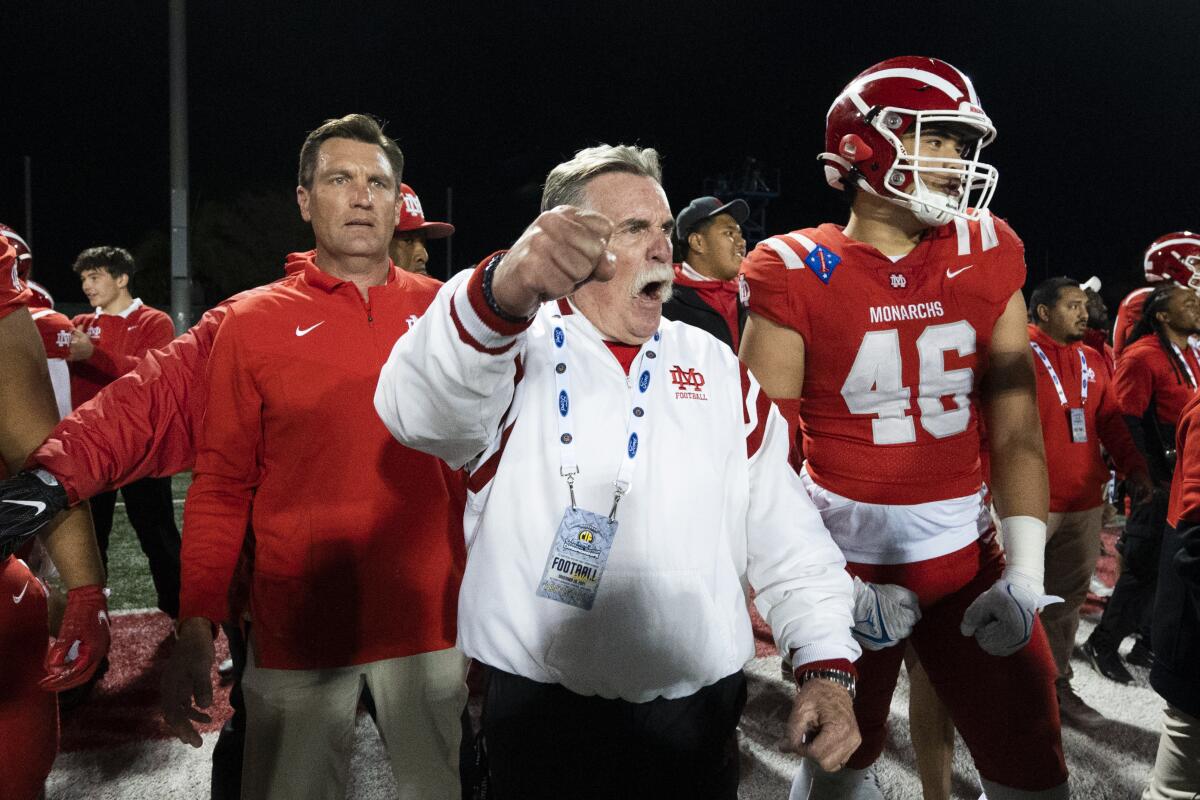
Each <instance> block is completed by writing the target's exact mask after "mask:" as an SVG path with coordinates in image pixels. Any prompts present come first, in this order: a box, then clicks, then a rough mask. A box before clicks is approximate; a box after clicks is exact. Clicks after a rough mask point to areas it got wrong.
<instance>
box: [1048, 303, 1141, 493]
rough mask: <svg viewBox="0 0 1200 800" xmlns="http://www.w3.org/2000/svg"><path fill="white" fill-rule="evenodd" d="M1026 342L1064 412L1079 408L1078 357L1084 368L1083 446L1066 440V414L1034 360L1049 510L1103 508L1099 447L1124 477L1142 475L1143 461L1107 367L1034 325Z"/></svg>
mask: <svg viewBox="0 0 1200 800" xmlns="http://www.w3.org/2000/svg"><path fill="white" fill-rule="evenodd" d="M1029 340H1030V341H1031V342H1035V343H1036V344H1037V345H1038V346H1039V347H1041V348H1042V352H1043V353H1045V354H1046V358H1047V359H1049V361H1050V365H1051V366H1052V367H1053V368H1054V372H1055V373H1056V374H1057V375H1058V379H1059V382H1060V383H1061V384H1062V389H1063V393H1064V394H1065V395H1066V396H1067V405H1068V407H1069V408H1079V407H1080V406H1081V401H1080V398H1081V395H1082V388H1083V384H1082V375H1081V373H1080V369H1081V366H1082V365H1081V364H1080V361H1079V353H1080V352H1081V351H1082V352H1083V354H1084V357H1085V358H1086V359H1087V366H1088V398H1087V404H1086V405H1083V406H1082V407H1083V414H1084V421H1085V425H1086V429H1087V441H1086V442H1073V441H1072V440H1071V423H1070V417H1069V413H1070V412H1069V411H1068V410H1067V409H1066V408H1063V406H1062V402H1061V400H1060V398H1059V396H1058V392H1057V391H1056V390H1055V388H1054V382H1053V381H1052V380H1051V378H1050V373H1049V372H1048V371H1047V370H1046V367H1045V365H1044V364H1043V363H1042V360H1041V359H1040V358H1039V357H1038V356H1037V354H1036V353H1035V354H1034V357H1033V371H1034V373H1035V374H1036V375H1037V399H1038V413H1039V414H1040V416H1041V418H1042V439H1043V440H1044V441H1045V444H1046V470H1047V472H1048V473H1049V475H1050V510H1051V511H1053V512H1060V513H1067V512H1071V511H1086V510H1087V509H1089V508H1095V507H1097V506H1099V505H1101V504H1102V503H1103V497H1102V496H1101V490H1102V487H1103V486H1104V484H1105V483H1106V482H1107V481H1108V468H1107V467H1106V466H1105V465H1104V458H1103V457H1102V456H1101V455H1100V445H1101V444H1103V445H1104V446H1105V447H1106V448H1107V449H1108V452H1109V453H1111V454H1112V457H1113V461H1115V462H1116V464H1117V468H1118V469H1119V470H1120V471H1121V472H1122V473H1123V474H1126V475H1128V474H1130V473H1131V472H1138V471H1145V470H1146V461H1145V459H1143V458H1142V455H1141V453H1139V452H1138V451H1137V447H1135V446H1134V444H1133V438H1132V437H1131V436H1130V435H1129V428H1128V427H1127V426H1126V425H1125V420H1124V418H1122V416H1121V409H1120V408H1119V407H1118V406H1117V401H1116V393H1115V392H1114V390H1113V386H1112V373H1110V372H1109V370H1108V362H1107V361H1105V360H1104V357H1103V356H1101V355H1100V353H1098V352H1096V351H1095V350H1093V349H1092V348H1090V347H1088V346H1087V345H1084V344H1082V343H1078V342H1076V343H1074V344H1068V345H1064V344H1059V343H1058V342H1056V341H1054V340H1053V339H1051V338H1050V337H1049V336H1048V335H1046V333H1045V332H1044V331H1042V329H1041V328H1039V327H1037V326H1036V325H1030V326H1029Z"/></svg>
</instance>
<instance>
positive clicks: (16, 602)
mask: <svg viewBox="0 0 1200 800" xmlns="http://www.w3.org/2000/svg"><path fill="white" fill-rule="evenodd" d="M27 591H29V581H25V585H24V586H22V587H21V593H20V594H14V595H13V605H20V604H21V601H22V600H24V599H25V593H26V592H27Z"/></svg>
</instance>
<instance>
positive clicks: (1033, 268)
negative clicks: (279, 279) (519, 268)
mask: <svg viewBox="0 0 1200 800" xmlns="http://www.w3.org/2000/svg"><path fill="white" fill-rule="evenodd" d="M18 5H20V6H21V7H20V8H17V9H15V10H14V9H11V8H6V11H5V14H4V23H3V24H4V27H5V29H6V30H5V33H6V34H7V35H6V37H5V39H6V46H5V48H4V50H5V52H4V54H3V55H0V66H2V67H3V72H2V73H0V74H3V75H5V76H7V77H8V78H9V80H8V81H6V83H5V88H4V91H5V95H6V100H7V107H8V111H9V114H8V117H9V120H10V124H9V125H7V126H5V129H4V131H3V133H2V134H0V137H2V138H0V141H2V142H3V147H2V149H0V182H2V183H0V185H2V186H3V191H2V192H0V220H2V221H4V222H7V223H9V224H10V225H13V226H14V227H16V228H18V229H21V228H23V226H24V214H25V211H24V203H23V190H22V160H21V156H22V155H26V154H28V155H30V156H32V157H33V176H34V182H33V194H34V230H33V239H34V252H35V259H36V261H35V263H36V265H37V273H38V277H39V278H40V279H41V280H42V281H43V282H44V283H46V284H48V285H49V286H50V288H51V289H52V290H53V291H54V292H55V293H56V295H57V296H58V299H59V301H60V303H61V302H64V301H65V302H72V301H79V300H80V299H81V297H80V296H79V294H78V289H77V285H76V284H75V279H74V277H73V276H71V275H70V274H69V272H68V267H69V264H70V262H71V260H72V259H73V257H74V255H75V254H76V253H77V252H78V251H79V250H81V249H82V248H84V247H87V246H90V245H93V244H99V243H113V244H122V245H124V246H127V247H130V248H141V250H140V252H144V253H147V254H148V255H147V256H146V257H145V259H144V262H145V263H146V267H147V274H146V275H144V276H143V277H142V278H140V280H143V281H144V283H143V289H142V292H143V294H146V295H148V299H155V300H158V301H160V302H163V303H164V304H165V302H166V297H165V295H162V296H157V295H158V290H159V289H161V288H162V287H165V285H166V283H165V277H166V276H165V271H166V269H167V267H166V261H165V251H164V250H163V248H162V247H161V243H162V241H163V237H164V236H165V235H166V233H167V231H168V229H169V207H168V189H169V182H168V110H167V109H168V94H167V91H168V87H167V62H166V57H167V5H166V2H165V0H159V1H158V2H150V1H149V0H137V1H136V2H134V0H106V1H105V2H97V1H96V0H87V1H86V2H85V1H84V0H69V1H66V0H64V1H60V0H46V2H33V0H18ZM506 6H508V7H506ZM188 37H189V38H188V68H189V93H190V97H189V101H190V103H189V105H190V134H191V142H190V145H191V172H190V175H191V190H192V197H191V205H192V207H193V208H196V209H199V208H200V207H201V206H202V205H203V204H205V203H209V204H212V203H225V204H228V203H230V202H231V201H233V200H235V199H237V198H239V197H243V196H246V195H249V196H250V197H251V199H250V200H245V199H243V202H242V203H241V204H240V205H239V206H238V209H239V212H238V213H240V214H241V215H242V216H243V217H244V221H245V223H246V228H247V229H248V230H252V229H254V228H255V227H258V228H262V227H264V226H268V225H273V223H271V220H272V219H279V214H278V213H277V214H276V215H275V216H274V217H272V216H271V215H270V214H269V213H268V212H267V211H265V210H264V211H263V212H262V217H261V220H262V221H261V222H260V221H259V217H258V211H257V206H256V203H257V202H260V201H257V200H254V199H253V198H256V197H286V196H288V195H290V193H291V191H292V189H293V187H294V184H295V163H296V154H297V152H298V150H299V146H300V143H301V142H302V140H303V137H304V135H305V134H306V132H307V131H308V130H310V129H312V128H313V127H315V126H316V125H317V124H319V123H320V122H321V121H322V120H323V119H325V118H326V117H331V116H341V115H342V114H345V113H349V112H351V111H367V112H371V113H374V114H376V115H378V116H381V117H383V118H385V119H387V120H389V125H388V131H389V133H391V135H392V136H394V137H395V138H396V139H397V140H398V141H399V143H400V145H401V147H402V148H403V150H404V152H405V155H406V156H407V158H408V168H407V170H406V175H405V179H406V180H407V181H408V182H409V183H411V184H413V186H414V187H416V189H417V191H418V192H419V193H420V194H421V195H422V199H423V201H424V204H425V209H426V213H427V214H428V216H429V217H430V218H431V219H441V218H443V215H444V212H445V187H446V186H453V187H454V222H455V224H456V225H457V226H458V230H459V233H458V234H457V235H456V237H455V239H454V263H455V265H456V267H461V266H465V265H466V264H468V263H470V262H472V261H474V260H477V259H478V258H480V257H482V256H483V255H486V254H487V253H488V252H490V251H491V250H494V249H496V248H498V247H502V246H504V245H506V244H507V243H509V242H511V241H512V239H514V238H515V237H516V236H517V235H518V234H519V232H520V231H521V229H522V228H523V227H524V225H525V224H526V223H527V222H528V221H529V220H530V219H532V217H533V216H534V214H535V213H536V205H537V198H538V195H539V192H540V189H539V184H540V180H541V179H542V178H543V177H544V175H545V173H546V171H547V170H548V169H549V168H550V167H551V166H552V165H553V164H554V163H556V162H557V161H558V160H560V159H562V158H564V157H567V156H569V155H570V154H571V153H572V152H573V151H574V150H576V149H578V148H579V147H582V146H586V145H589V144H594V143H596V142H600V141H607V142H612V143H616V142H639V143H641V144H644V145H652V146H655V147H657V148H659V150H660V152H662V154H663V156H664V165H665V170H666V176H665V182H666V188H667V194H668V197H670V198H671V201H672V207H673V208H675V209H678V208H679V207H681V206H682V205H683V204H684V203H686V202H687V200H688V199H690V198H691V197H694V196H696V195H699V194H701V193H702V181H703V179H704V177H705V176H707V175H713V174H716V173H720V172H725V171H729V170H733V169H736V168H738V167H739V166H740V165H741V163H742V161H743V159H744V158H745V157H746V156H754V157H755V158H757V159H759V160H760V161H761V162H763V163H764V164H766V165H767V166H769V167H772V168H778V169H779V170H781V172H782V185H781V189H782V196H781V197H780V198H778V199H777V200H775V201H774V202H773V203H772V204H771V205H770V207H769V208H768V225H767V227H768V229H770V230H773V231H775V230H790V229H793V228H797V227H803V226H808V225H813V224H817V223H819V222H822V221H825V220H827V219H835V220H838V221H840V220H841V219H842V218H843V217H844V216H845V210H844V208H843V207H842V206H841V204H840V201H839V200H838V199H837V198H836V197H835V196H834V194H833V192H832V191H830V190H829V189H827V188H826V187H825V185H824V182H823V179H822V175H821V170H820V167H819V166H818V164H817V162H816V161H815V155H816V153H817V152H818V151H819V150H820V149H822V144H823V127H824V114H825V110H826V109H827V107H828V105H829V103H830V101H831V100H832V98H833V97H834V96H835V95H836V94H837V92H838V91H839V90H840V89H841V87H842V86H843V85H844V84H845V83H846V82H847V81H848V80H849V79H850V78H852V77H853V76H854V75H855V74H857V73H858V72H859V71H861V70H862V69H863V68H865V67H866V66H868V65H870V64H872V63H875V62H877V61H880V60H882V59H884V58H887V57H889V56H893V55H902V54H916V55H933V56H937V57H940V58H943V59H945V60H947V61H950V62H951V63H953V64H955V65H956V66H958V67H959V68H961V69H963V70H964V71H965V72H967V73H968V74H969V75H970V76H971V77H972V79H973V80H974V82H975V86H976V88H977V89H978V91H979V94H980V97H981V99H982V102H983V105H984V108H985V110H986V111H987V112H988V113H989V115H990V116H991V117H992V119H993V121H994V122H995V124H996V126H997V128H998V130H999V137H998V139H997V141H996V143H995V144H994V145H993V146H991V147H990V148H988V149H987V150H985V151H984V152H985V158H986V159H987V160H989V161H991V162H992V163H993V164H995V165H996V166H997V167H998V168H999V170H1000V176H1001V179H1000V185H999V189H998V192H997V195H996V198H995V200H994V201H993V203H992V209H993V210H994V211H995V212H996V213H998V214H1000V215H1001V216H1004V217H1006V218H1008V220H1009V221H1010V222H1011V223H1012V224H1013V226H1014V228H1015V229H1016V230H1017V232H1018V233H1019V234H1020V235H1021V236H1022V237H1023V238H1024V240H1025V242H1026V245H1027V256H1028V262H1029V267H1030V275H1031V278H1032V279H1040V278H1042V277H1045V276H1047V275H1049V274H1062V273H1066V274H1070V275H1073V276H1075V277H1079V278H1086V277H1087V276H1089V275H1091V274H1094V273H1097V274H1100V275H1101V276H1102V277H1104V278H1105V279H1106V287H1105V295H1106V296H1108V299H1109V302H1110V305H1111V304H1112V303H1114V302H1115V300H1117V299H1119V297H1120V294H1118V292H1119V291H1120V290H1122V289H1124V288H1128V287H1129V286H1130V285H1132V284H1133V283H1134V282H1135V281H1137V280H1138V274H1139V270H1140V255H1141V252H1142V250H1143V249H1144V248H1145V246H1146V245H1147V244H1148V243H1149V242H1150V241H1151V240H1152V239H1153V238H1155V237H1156V236H1158V235H1159V234H1161V233H1165V232H1167V231H1171V230H1176V229H1180V228H1193V229H1194V228H1200V219H1198V209H1197V204H1196V202H1195V200H1194V196H1195V188H1196V186H1197V177H1198V172H1200V136H1198V135H1197V131H1200V103H1198V102H1197V101H1198V99H1200V57H1197V45H1198V44H1200V3H1196V2H1194V0H1187V1H1186V2H1185V1H1182V0H1181V1H1179V2H1169V3H1168V2H1146V1H1144V0H1143V1H1139V2H1090V3H1085V2H1044V3H1024V2H1011V3H1003V4H1001V3H996V4H991V3H986V4H984V3H966V2H960V3H954V4H951V3H941V2H922V3H917V2H900V0H894V1H893V2H888V3H868V2H857V3H843V2H829V3H824V4H821V5H820V6H817V5H816V4H813V3H807V2H790V3H741V4H713V3H701V2H693V3H687V4H673V3H672V4H668V3H648V2H642V3H621V4H609V5H601V4H599V3H591V2H574V3H554V4H551V3H545V4H533V3H527V4H516V3H509V4H501V3H477V4H469V3H438V2H433V3H422V4H418V3H412V2H393V3H378V4H370V3H353V2H343V3H339V4H336V5H335V4H333V3H315V2H311V1H310V0H296V1H295V2H290V3H275V2H271V3H236V4H235V3H228V2H200V1H199V0H192V2H191V3H189V12H188ZM261 202H262V203H264V204H266V203H268V201H261ZM280 202H281V201H276V202H275V210H276V211H278V208H279V205H280ZM288 213H289V215H290V212H288ZM288 224H290V216H289V218H288ZM273 229H279V226H278V225H273ZM194 232H195V231H194ZM276 232H278V230H276ZM301 233H302V231H301ZM287 235H288V236H290V235H291V234H290V233H288V234H287ZM298 239H299V240H298V241H296V242H295V243H294V248H295V249H302V248H305V247H308V246H310V242H309V241H306V240H304V239H303V236H302V235H298ZM154 242H158V244H159V247H158V249H157V250H155V249H154V247H153V246H152V245H153V243H154ZM258 246H259V247H260V248H261V247H263V245H262V243H261V242H260V243H259V245H258ZM272 246H274V245H272ZM218 249H219V248H218ZM209 252H212V248H211V247H210V251H209ZM269 252H272V253H274V250H270V251H269ZM283 254H284V253H283V252H282V249H281V250H280V251H279V252H278V253H277V255H274V256H273V258H274V259H275V262H276V263H279V264H281V263H282V257H283ZM432 257H433V262H434V264H435V265H436V266H437V268H438V269H441V268H442V265H443V263H444V258H445V255H444V251H443V250H441V249H440V247H435V248H434V249H433V254H432ZM210 260H211V259H210ZM209 268H210V269H211V268H212V267H211V266H210V267H209ZM274 268H275V263H271V264H267V265H264V269H266V270H268V271H270V270H274ZM256 277H257V276H255V275H249V274H247V275H244V276H243V275H233V276H226V278H225V281H224V282H223V283H222V284H221V288H222V289H224V288H226V287H228V286H240V285H244V284H246V283H254V282H258V281H257V280H256V279H255V278H256ZM202 291H203V288H202ZM214 292H215V289H213V288H212V287H211V285H210V286H209V288H208V293H209V294H213V293H214ZM219 299H221V298H220V297H217V296H207V297H198V298H197V300H198V302H199V301H207V302H208V303H213V302H216V301H217V300H219Z"/></svg>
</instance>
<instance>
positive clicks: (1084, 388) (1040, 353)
mask: <svg viewBox="0 0 1200 800" xmlns="http://www.w3.org/2000/svg"><path fill="white" fill-rule="evenodd" d="M1029 346H1030V347H1032V348H1033V352H1035V353H1037V357H1038V358H1040V359H1041V360H1042V366H1044V367H1045V368H1046V372H1049V373H1050V382H1051V383H1053V384H1054V391H1056V392H1058V402H1060V403H1062V406H1063V408H1068V407H1069V404H1068V403H1067V393H1066V392H1065V391H1063V385H1062V381H1060V380H1059V379H1058V373H1057V372H1055V371H1054V367H1052V366H1050V359H1049V358H1047V357H1046V352H1045V351H1044V350H1042V348H1041V345H1039V344H1038V343H1037V342H1030V343H1029ZM1087 369H1088V366H1087V356H1085V355H1084V354H1083V348H1082V347H1081V348H1079V384H1080V386H1079V405H1081V406H1086V405H1087V396H1088V379H1087ZM1189 374H1191V373H1189Z"/></svg>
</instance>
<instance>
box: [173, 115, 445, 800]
mask: <svg viewBox="0 0 1200 800" xmlns="http://www.w3.org/2000/svg"><path fill="white" fill-rule="evenodd" d="M402 165H403V157H402V156H401V154H400V152H399V149H398V148H396V146H395V144H394V143H393V142H392V141H391V140H390V139H388V138H387V137H386V136H384V134H383V133H382V131H381V130H380V128H379V126H378V124H377V123H376V122H375V121H374V120H372V119H370V118H369V117H365V116H362V115H351V116H348V117H344V118H342V119H339V120H331V121H329V122H327V123H326V124H324V125H322V126H321V127H320V128H318V129H317V130H316V131H314V132H313V133H312V134H310V135H309V137H308V139H307V140H306V142H305V145H304V147H303V148H302V150H301V156H300V180H299V183H300V186H299V187H298V188H297V198H298V201H299V204H300V210H301V215H302V216H303V217H304V219H305V220H307V221H309V222H311V223H312V228H313V233H314V236H315V239H316V250H315V254H314V255H313V256H312V257H311V258H310V259H307V260H306V261H307V263H305V264H304V265H303V269H302V270H300V271H298V272H297V273H296V274H294V275H292V276H290V277H289V278H286V279H284V280H283V281H280V282H279V283H276V284H275V285H274V286H273V287H272V288H271V290H270V291H266V292H262V293H259V294H256V295H254V296H252V297H248V298H246V299H244V300H242V301H240V302H239V303H235V304H234V305H232V306H231V307H230V308H229V310H228V312H227V314H226V317H225V320H224V322H223V323H222V324H221V327H220V329H219V331H218V333H217V337H216V339H215V341H214V342H213V348H212V352H211V354H210V358H209V373H208V386H207V415H206V417H205V425H204V428H203V430H202V431H201V432H200V439H199V449H198V453H197V461H196V470H195V480H194V483H193V485H192V489H191V492H190V493H189V497H188V506H187V511H186V515H187V516H186V519H187V523H186V527H187V529H188V536H187V539H186V541H185V542H184V550H183V590H182V594H181V599H180V617H181V622H180V625H179V634H180V642H179V647H178V648H177V656H178V657H177V658H176V659H174V660H173V662H172V669H173V670H176V671H179V670H185V671H186V672H187V673H188V676H189V678H190V683H191V686H190V687H189V688H190V689H191V694H192V695H194V696H196V697H197V698H203V697H207V695H208V692H209V680H210V678H209V671H208V670H209V665H210V664H211V661H212V653H213V649H212V624H213V623H216V622H220V621H222V620H224V619H226V618H227V617H228V615H229V610H228V602H227V593H228V590H229V586H230V582H231V579H232V576H233V572H234V567H235V565H236V563H237V560H238V555H239V553H240V551H241V547H242V541H243V537H244V535H245V531H246V527H247V523H249V522H252V524H253V528H254V534H255V561H254V570H253V575H252V579H251V581H252V582H251V592H250V603H251V615H252V616H253V618H254V626H253V628H252V629H251V634H250V645H251V655H250V660H249V663H248V664H247V667H246V672H245V676H244V678H243V684H242V688H243V693H244V695H245V700H246V707H247V725H248V727H247V731H246V750H245V763H244V768H243V779H242V792H243V797H247V798H268V797H270V798H304V797H313V798H323V797H336V796H341V795H343V794H344V793H345V784H346V780H347V773H348V770H349V760H350V749H349V744H350V742H351V739H352V737H351V736H350V735H349V734H350V731H352V730H353V725H354V715H355V707H356V705H357V702H358V697H359V694H360V692H361V690H362V687H363V685H364V683H365V684H366V685H367V686H368V687H369V688H370V690H371V693H372V695H373V697H374V699H375V702H376V708H377V710H378V717H377V719H378V723H379V726H380V728H381V731H382V734H383V740H384V741H385V742H386V746H387V748H388V752H389V756H390V757H391V761H392V767H393V771H394V772H395V775H396V779H397V782H398V783H399V785H400V787H401V794H402V795H404V796H413V797H423V798H451V797H455V798H457V797H458V796H460V795H461V789H460V786H459V780H458V773H457V756H458V754H457V749H458V745H459V738H460V735H459V715H460V713H461V711H462V708H463V704H464V702H465V698H466V690H465V686H464V684H463V675H464V671H465V669H464V661H463V658H462V656H461V655H460V654H459V653H458V651H457V650H455V649H454V647H453V645H454V639H455V633H456V618H455V604H456V599H457V591H458V584H459V581H460V578H461V574H462V566H463V558H464V553H463V539H462V530H461V506H456V504H455V503H454V502H453V501H452V489H451V485H450V481H451V478H450V473H449V472H448V470H446V469H445V468H444V467H443V466H442V465H441V463H440V462H438V461H437V460H436V459H434V458H432V457H430V456H426V455H422V454H419V453H416V452H414V451H412V450H408V449H407V448H405V447H403V446H401V445H399V444H398V443H397V442H395V441H394V440H393V439H392V438H391V436H390V435H389V434H388V432H387V430H386V428H384V426H383V423H382V422H380V421H379V419H378V417H377V416H376V415H375V414H374V413H372V412H373V396H374V391H375V383H376V381H377V378H378V374H379V370H380V368H381V367H382V365H383V363H384V361H385V360H386V359H387V356H388V353H389V352H390V351H391V347H392V345H393V344H394V343H395V341H396V340H397V339H398V338H399V337H400V336H401V335H402V334H403V333H405V331H407V329H408V327H409V325H410V324H411V322H412V321H415V318H416V317H417V316H419V315H420V314H422V313H423V312H424V310H425V308H426V306H427V305H428V304H429V302H430V301H431V300H432V299H433V296H434V294H435V293H436V289H437V286H438V284H437V282H436V281H433V280H430V279H424V278H421V277H419V276H415V275H412V274H409V273H405V272H403V271H401V270H399V269H397V268H396V267H394V266H393V265H391V263H390V262H389V260H388V257H387V246H388V242H389V240H390V239H391V235H392V231H393V230H394V228H395V225H396V221H397V215H398V213H399V194H398V185H399V178H400V173H401V168H402ZM251 500H253V516H252V517H251V514H250V511H251ZM186 683H187V682H185V685H186ZM187 699H188V698H186V697H183V698H178V697H177V698H174V700H175V701H177V702H178V701H182V703H183V704H184V705H186V704H187ZM172 700H173V698H170V697H165V698H164V704H167V703H171V702H172ZM183 733H184V736H185V737H186V735H187V734H188V733H191V731H184V732H183Z"/></svg>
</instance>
